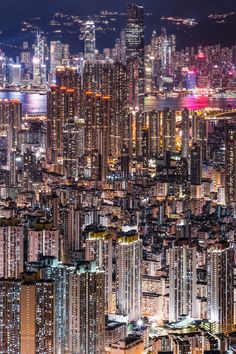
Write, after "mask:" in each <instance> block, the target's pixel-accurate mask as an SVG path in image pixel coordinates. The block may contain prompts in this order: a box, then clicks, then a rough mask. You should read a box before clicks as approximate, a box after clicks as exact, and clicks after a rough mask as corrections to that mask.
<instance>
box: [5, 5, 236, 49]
mask: <svg viewBox="0 0 236 354" xmlns="http://www.w3.org/2000/svg"><path fill="white" fill-rule="evenodd" d="M127 2H128V1H127V0H0V31H2V34H1V35H0V47H1V46H2V43H14V44H19V43H20V42H21V43H22V42H23V41H24V40H26V41H31V40H32V39H33V38H32V36H31V37H30V36H29V34H28V37H27V35H25V38H24V34H23V33H19V28H20V27H19V23H20V22H21V21H22V20H27V19H30V18H32V17H38V16H40V17H42V18H44V19H45V18H46V17H47V16H50V15H52V14H53V13H55V12H58V11H60V12H63V13H66V14H75V15H79V16H88V15H93V14H96V13H98V12H99V11H100V10H104V9H108V10H117V11H122V12H125V10H126V5H127ZM129 2H130V1H129ZM131 2H134V3H139V4H142V5H144V6H145V10H146V12H152V13H153V15H154V16H153V17H152V18H149V20H148V22H149V23H146V41H148V40H149V38H150V35H151V32H152V30H153V29H154V28H155V29H157V30H159V29H160V28H158V26H159V27H160V26H161V24H160V17H161V16H163V15H164V16H167V15H178V16H188V17H192V18H196V19H198V20H200V21H201V25H200V26H199V27H197V28H196V29H194V30H193V31H192V32H191V33H190V32H186V31H185V32H186V33H185V32H184V31H182V32H180V33H176V35H177V37H178V42H177V44H178V45H179V48H180V47H184V46H186V45H188V46H189V45H197V44H213V43H218V42H221V43H222V44H224V45H232V44H234V42H236V38H235V32H236V31H235V30H234V29H235V28H236V16H235V19H234V22H233V23H231V24H230V25H223V26H221V25H218V26H215V25H214V26H211V25H209V23H207V16H208V15H209V14H211V13H225V12H230V11H235V12H236V0H143V1H140V0H134V1H132V0H131ZM42 21H43V20H42ZM208 22H209V21H208ZM120 25H121V26H123V25H124V24H123V23H122V24H120ZM119 30H120V28H119ZM168 31H172V28H170V29H168ZM17 32H18V33H17ZM173 33H174V32H173ZM117 34H118V33H114V34H113V36H112V34H110V35H109V36H103V37H99V36H98V41H97V46H98V49H102V47H104V46H109V47H111V46H112V45H114V40H115V38H116V36H117ZM50 39H54V38H50ZM65 40H66V39H65ZM69 43H70V44H71V46H72V49H73V50H74V51H76V50H77V49H78V50H81V49H82V47H81V43H80V44H79V40H78V38H75V40H74V43H73V41H71V42H69ZM79 45H80V48H79ZM77 46H78V48H77ZM6 50H9V49H8V48H7V49H6Z"/></svg>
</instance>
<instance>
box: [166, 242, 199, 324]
mask: <svg viewBox="0 0 236 354" xmlns="http://www.w3.org/2000/svg"><path fill="white" fill-rule="evenodd" d="M169 267H170V269H169V278H170V295H169V296H170V304H169V321H173V322H177V321H178V320H179V318H180V317H181V316H182V315H187V316H189V317H190V318H195V317H196V296H197V293H196V292H197V288H196V281H197V278H196V277H197V276H196V247H195V246H192V245H190V244H189V242H188V241H186V240H179V241H176V242H175V245H174V247H173V248H172V249H171V250H170V266H169Z"/></svg>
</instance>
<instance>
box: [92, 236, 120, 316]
mask: <svg viewBox="0 0 236 354" xmlns="http://www.w3.org/2000/svg"><path fill="white" fill-rule="evenodd" d="M85 245H86V248H85V258H86V260H88V261H93V260H95V261H96V265H97V268H98V269H99V270H101V271H103V272H104V273H105V310H106V313H111V311H112V256H113V249H112V236H110V235H109V234H108V233H107V231H105V230H104V231H100V230H98V231H97V232H96V231H95V232H91V233H89V237H88V239H86V241H85Z"/></svg>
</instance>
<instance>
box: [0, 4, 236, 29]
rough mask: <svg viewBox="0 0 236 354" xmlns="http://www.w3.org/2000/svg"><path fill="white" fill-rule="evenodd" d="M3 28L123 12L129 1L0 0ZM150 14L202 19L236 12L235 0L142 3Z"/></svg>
mask: <svg viewBox="0 0 236 354" xmlns="http://www.w3.org/2000/svg"><path fill="white" fill-rule="evenodd" d="M0 2H1V4H0V25H3V24H10V23H11V21H14V20H15V19H22V18H28V17H31V16H35V15H42V16H43V15H47V14H50V13H52V12H54V11H66V12H68V13H69V12H72V13H73V12H74V13H76V14H78V15H79V14H80V13H81V14H82V15H88V14H90V13H91V14H94V13H95V12H97V11H98V10H101V9H104V8H107V9H112V10H113V9H115V10H124V9H125V5H126V3H127V1H126V0H6V1H0ZM135 2H140V3H141V4H144V5H145V8H146V9H147V11H149V10H150V11H152V12H154V13H159V14H161V15H162V14H164V15H167V14H168V15H171V14H173V15H181V14H183V15H189V16H194V15H196V16H202V15H205V14H208V13H209V12H210V13H211V12H216V11H229V10H236V1H235V0H143V1H135Z"/></svg>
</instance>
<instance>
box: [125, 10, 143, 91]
mask: <svg viewBox="0 0 236 354" xmlns="http://www.w3.org/2000/svg"><path fill="white" fill-rule="evenodd" d="M133 58H137V59H138V80H139V85H138V92H139V94H140V95H142V94H144V11H143V6H139V5H135V4H130V5H128V20H127V26H126V59H127V60H130V59H133Z"/></svg>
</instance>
